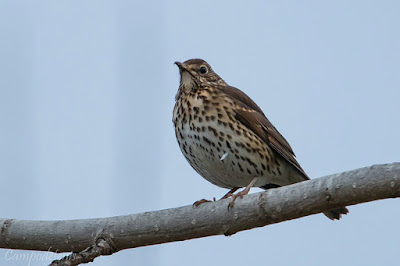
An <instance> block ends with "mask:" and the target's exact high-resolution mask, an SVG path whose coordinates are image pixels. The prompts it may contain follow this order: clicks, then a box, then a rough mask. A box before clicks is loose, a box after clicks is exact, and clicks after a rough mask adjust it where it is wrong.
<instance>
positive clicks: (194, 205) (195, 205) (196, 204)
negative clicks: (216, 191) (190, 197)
mask: <svg viewBox="0 0 400 266" xmlns="http://www.w3.org/2000/svg"><path fill="white" fill-rule="evenodd" d="M213 201H215V198H214V200H213ZM213 201H211V200H206V199H201V200H198V201H196V202H195V203H193V207H197V206H199V205H201V204H203V203H206V202H213Z"/></svg>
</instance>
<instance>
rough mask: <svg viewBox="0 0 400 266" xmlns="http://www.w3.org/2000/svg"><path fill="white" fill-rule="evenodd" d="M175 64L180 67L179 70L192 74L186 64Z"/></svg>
mask: <svg viewBox="0 0 400 266" xmlns="http://www.w3.org/2000/svg"><path fill="white" fill-rule="evenodd" d="M174 64H175V65H177V66H178V67H179V70H181V71H184V70H186V71H187V72H189V73H190V71H189V69H188V67H187V66H186V65H185V63H181V62H178V61H176V62H175V63H174Z"/></svg>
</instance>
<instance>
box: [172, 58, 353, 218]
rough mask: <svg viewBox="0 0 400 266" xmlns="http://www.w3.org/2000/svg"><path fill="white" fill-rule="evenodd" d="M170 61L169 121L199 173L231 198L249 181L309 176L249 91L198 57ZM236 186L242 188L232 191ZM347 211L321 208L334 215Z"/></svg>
mask: <svg viewBox="0 0 400 266" xmlns="http://www.w3.org/2000/svg"><path fill="white" fill-rule="evenodd" d="M176 64H177V65H178V67H179V70H180V75H181V81H180V86H179V90H178V93H177V95H176V99H175V100H176V103H175V107H174V111H173V123H174V126H175V133H176V137H177V140H178V144H179V147H180V148H181V151H182V153H183V155H184V156H185V158H186V160H187V161H188V162H189V163H190V165H191V166H192V167H193V168H194V169H195V170H196V171H197V172H198V173H199V174H200V175H201V176H203V177H204V178H205V179H207V180H208V181H210V182H211V183H213V184H215V185H217V186H220V187H223V188H228V189H231V192H230V193H228V196H232V195H233V201H232V204H233V202H234V200H235V199H236V197H237V196H242V195H244V194H247V193H248V191H249V190H250V188H251V187H252V186H256V187H261V188H264V189H269V188H276V187H279V186H285V185H290V184H293V183H297V182H301V181H305V180H308V179H309V177H308V176H307V174H306V173H305V171H304V170H303V169H302V168H301V166H300V164H299V163H298V162H297V160H296V157H295V154H294V152H293V150H292V148H291V147H290V145H289V143H288V142H287V141H286V140H285V138H284V137H283V136H282V135H281V134H280V133H279V132H278V130H277V129H276V128H275V127H274V126H273V125H272V123H271V122H270V121H269V120H268V119H267V117H266V116H265V115H264V113H263V111H262V110H261V109H260V107H259V106H258V105H257V104H256V103H255V102H254V101H253V100H251V99H250V97H248V96H247V95H246V94H245V93H243V92H242V91H241V90H239V89H237V88H234V87H231V86H229V85H228V84H227V83H226V82H225V81H224V80H223V79H222V78H220V77H219V76H218V75H217V74H216V73H215V72H214V71H213V70H212V68H211V66H210V65H209V64H208V63H207V62H205V61H204V60H202V59H191V60H188V61H186V62H184V63H179V62H176ZM240 187H246V189H245V190H244V191H243V192H239V193H237V194H233V192H234V191H235V190H236V189H238V188H240ZM347 212H348V211H347V209H346V208H339V209H335V210H330V211H328V212H325V214H326V215H327V216H328V217H329V218H331V219H339V218H340V217H341V214H345V213H347Z"/></svg>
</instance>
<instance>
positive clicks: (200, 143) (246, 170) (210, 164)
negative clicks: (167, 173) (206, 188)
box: [177, 123, 293, 188]
mask: <svg viewBox="0 0 400 266" xmlns="http://www.w3.org/2000/svg"><path fill="white" fill-rule="evenodd" d="M179 134H181V137H183V138H181V139H180V140H179V145H180V148H181V150H182V153H183V154H184V156H185V157H186V159H187V161H188V162H189V163H190V165H191V166H192V167H193V168H194V169H195V170H196V171H197V172H198V173H199V174H200V175H201V176H203V177H204V178H205V179H206V180H208V181H209V182H211V183H213V184H215V185H217V186H220V187H224V188H233V187H245V186H247V185H248V184H249V183H250V182H251V180H252V179H253V178H254V177H258V180H257V182H256V183H255V186H263V185H265V184H270V183H273V184H278V185H286V184H287V183H288V182H289V181H287V180H285V177H282V175H283V174H285V173H283V172H284V169H281V167H278V166H277V165H274V164H270V162H271V161H273V160H275V161H276V158H273V156H272V152H271V151H270V150H269V147H268V146H267V145H266V144H265V143H261V142H258V145H257V146H254V145H253V144H252V143H251V142H250V141H249V137H248V136H247V137H243V136H240V135H237V134H235V132H234V131H229V130H228V129H226V128H225V127H220V126H219V125H217V124H216V123H215V124H209V125H205V126H203V127H201V128H194V127H192V128H191V127H190V126H189V124H186V125H184V126H183V127H182V128H181V130H180V132H179V133H178V132H177V136H178V135H179ZM263 145H264V146H263ZM289 183H293V182H289Z"/></svg>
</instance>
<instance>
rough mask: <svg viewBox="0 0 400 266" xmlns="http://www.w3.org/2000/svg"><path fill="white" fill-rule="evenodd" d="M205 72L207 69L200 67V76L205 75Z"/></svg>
mask: <svg viewBox="0 0 400 266" xmlns="http://www.w3.org/2000/svg"><path fill="white" fill-rule="evenodd" d="M207 71H208V69H207V67H206V66H202V67H200V73H201V74H206V73H207Z"/></svg>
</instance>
